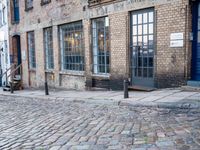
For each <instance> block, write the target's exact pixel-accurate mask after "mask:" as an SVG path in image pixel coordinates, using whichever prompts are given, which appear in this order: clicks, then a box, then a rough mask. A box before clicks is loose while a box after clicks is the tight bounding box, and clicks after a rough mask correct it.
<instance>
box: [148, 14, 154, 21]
mask: <svg viewBox="0 0 200 150" xmlns="http://www.w3.org/2000/svg"><path fill="white" fill-rule="evenodd" d="M149 22H153V12H149Z"/></svg>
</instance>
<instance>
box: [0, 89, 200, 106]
mask: <svg viewBox="0 0 200 150" xmlns="http://www.w3.org/2000/svg"><path fill="white" fill-rule="evenodd" d="M0 96H13V97H27V98H38V99H44V100H48V99H49V100H68V101H80V102H87V103H110V104H120V105H121V106H124V105H125V106H133V107H139V106H140V107H166V108H200V92H192V91H184V90H181V89H179V88H177V89H160V90H155V91H152V92H139V91H129V98H128V99H124V98H123V91H75V90H67V91H63V90H60V91H50V95H48V96H45V94H44V91H42V90H28V89H26V90H22V91H15V92H14V94H11V93H10V92H4V91H3V90H2V89H0Z"/></svg>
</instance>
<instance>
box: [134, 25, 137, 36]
mask: <svg viewBox="0 0 200 150" xmlns="http://www.w3.org/2000/svg"><path fill="white" fill-rule="evenodd" d="M133 35H137V26H133Z"/></svg>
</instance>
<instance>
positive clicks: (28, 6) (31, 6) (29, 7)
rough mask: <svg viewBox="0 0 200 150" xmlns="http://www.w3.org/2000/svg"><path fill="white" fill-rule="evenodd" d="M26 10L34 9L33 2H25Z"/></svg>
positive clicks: (26, 0)
mask: <svg viewBox="0 0 200 150" xmlns="http://www.w3.org/2000/svg"><path fill="white" fill-rule="evenodd" d="M25 6H26V10H30V9H32V8H33V0H25Z"/></svg>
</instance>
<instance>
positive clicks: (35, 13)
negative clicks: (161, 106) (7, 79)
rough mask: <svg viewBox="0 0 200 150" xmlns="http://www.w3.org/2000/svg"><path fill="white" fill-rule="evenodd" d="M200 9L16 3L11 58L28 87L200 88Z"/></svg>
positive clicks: (70, 0) (158, 3) (93, 1)
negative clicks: (128, 85)
mask: <svg viewBox="0 0 200 150" xmlns="http://www.w3.org/2000/svg"><path fill="white" fill-rule="evenodd" d="M17 6H20V7H17ZM198 8H199V9H200V7H199V2H198V1H195V0H193V1H189V0H52V1H51V0H25V1H19V0H11V13H10V23H11V24H10V34H9V35H10V41H11V42H10V51H11V53H12V54H13V60H15V61H14V62H15V63H16V64H18V65H20V64H21V63H22V68H23V74H22V79H23V86H24V87H42V86H44V82H45V80H47V81H48V83H49V85H51V86H53V87H56V88H70V89H85V88H86V87H100V88H108V89H114V90H117V89H122V87H123V80H124V79H127V78H128V79H129V80H130V82H131V85H138V86H148V87H157V88H164V87H174V86H181V85H185V84H187V81H188V80H192V81H195V82H192V81H191V82H190V83H196V84H198V83H199V82H198V81H199V80H200V55H199V54H200V49H199V48H198V41H199V40H200V37H199V35H200V34H199V33H200V32H199V31H198V26H199V25H198V23H197V20H198V18H199V16H200V14H198V11H199V12H200V10H198ZM17 9H19V12H17ZM192 17H193V18H192ZM192 33H193V34H192ZM198 38H199V39H198ZM196 39H198V40H196ZM191 70H192V71H191Z"/></svg>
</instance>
